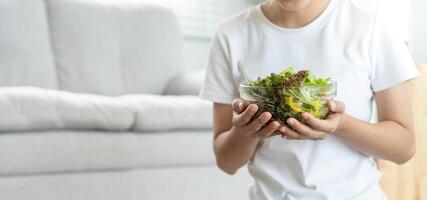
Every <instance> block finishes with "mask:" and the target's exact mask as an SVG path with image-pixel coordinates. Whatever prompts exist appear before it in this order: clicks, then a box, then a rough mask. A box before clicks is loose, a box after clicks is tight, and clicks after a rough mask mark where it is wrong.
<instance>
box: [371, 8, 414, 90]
mask: <svg viewBox="0 0 427 200" xmlns="http://www.w3.org/2000/svg"><path fill="white" fill-rule="evenodd" d="M391 14H392V13H391V12H390V10H388V9H386V8H384V7H382V8H379V10H378V12H377V16H376V20H375V24H374V29H373V33H372V39H371V49H370V50H371V51H370V57H371V61H372V71H371V76H370V79H371V87H372V90H373V91H374V92H379V91H382V90H385V89H388V88H390V87H393V86H395V85H397V84H399V83H402V82H404V81H407V80H410V79H413V78H415V77H417V76H418V70H417V68H416V66H415V64H414V61H413V59H412V56H411V54H410V52H409V49H408V47H407V45H406V43H405V40H404V37H403V35H402V34H401V33H400V31H399V27H398V25H397V24H393V23H392V22H393V20H392V19H393V17H392V15H391Z"/></svg>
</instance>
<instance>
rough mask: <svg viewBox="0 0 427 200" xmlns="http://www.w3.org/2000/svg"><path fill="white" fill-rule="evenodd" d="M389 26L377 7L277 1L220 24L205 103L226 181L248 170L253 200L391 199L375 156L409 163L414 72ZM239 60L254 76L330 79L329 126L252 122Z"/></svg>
mask: <svg viewBox="0 0 427 200" xmlns="http://www.w3.org/2000/svg"><path fill="white" fill-rule="evenodd" d="M389 19H390V17H389V15H388V13H387V12H386V9H385V8H384V6H382V3H381V2H379V1H376V0H271V1H266V2H264V3H262V4H260V5H257V6H254V7H252V8H249V9H247V10H245V11H243V12H241V13H239V14H237V15H235V16H233V17H231V18H229V19H227V20H226V21H225V22H223V23H222V24H221V26H220V27H219V29H218V31H217V33H216V35H215V38H214V41H213V43H212V48H211V55H210V60H209V66H208V69H207V75H206V80H205V84H204V86H203V88H202V91H201V97H202V98H204V99H207V100H211V101H213V102H214V105H213V106H214V151H215V155H216V160H217V164H218V166H219V168H221V169H222V170H223V171H225V172H226V173H228V174H234V173H235V172H236V171H237V170H238V169H239V168H241V167H242V166H244V165H246V164H248V169H249V172H250V173H251V175H252V176H253V178H254V179H255V184H254V185H253V186H252V187H251V188H250V192H249V195H250V199H252V200H264V199H269V200H270V199H288V200H294V199H295V200H296V199H298V200H305V199H307V200H317V199H337V200H344V199H351V200H356V199H360V200H371V199H372V200H381V199H386V197H385V195H384V193H383V192H382V191H381V189H380V187H379V179H380V173H379V172H378V169H377V166H376V163H375V161H374V159H373V158H381V159H386V160H391V161H393V162H395V163H398V164H402V163H405V162H406V161H408V160H409V159H410V158H411V157H412V156H413V154H414V151H415V141H414V133H413V124H412V123H413V122H412V117H411V107H410V99H408V96H409V94H408V86H407V85H408V83H407V80H409V79H412V78H414V77H416V76H417V73H418V72H417V70H416V68H415V66H414V64H413V61H412V59H411V56H410V54H409V52H408V49H407V47H406V45H405V42H404V40H403V39H402V37H400V35H399V34H397V33H398V31H396V30H395V28H394V26H393V24H392V23H389V22H388V20H389ZM239 60H240V61H242V62H243V65H244V66H245V69H246V71H247V73H248V74H249V76H250V77H251V78H252V79H255V78H257V77H263V76H265V75H268V74H269V73H271V72H279V71H281V70H282V69H283V68H285V67H286V66H294V67H297V68H298V69H303V68H308V69H310V70H311V71H312V72H313V73H314V74H316V75H318V76H320V77H332V78H333V79H334V80H336V81H337V83H338V95H337V97H336V101H330V102H329V105H328V106H329V109H330V113H329V115H328V117H327V119H325V120H319V119H316V118H314V117H313V116H311V115H310V114H308V113H304V115H303V117H304V118H305V120H306V121H307V123H308V124H307V125H304V124H302V123H300V122H299V121H297V120H296V119H292V118H291V119H289V120H288V121H287V123H288V124H289V125H290V127H285V126H280V124H279V123H278V122H271V123H268V121H269V120H270V118H271V114H270V113H263V114H262V115H260V116H259V117H257V118H256V119H253V120H252V116H253V115H254V113H255V112H256V111H257V109H258V107H257V106H256V105H255V104H251V105H248V106H247V105H245V104H244V103H243V102H242V100H240V99H239V92H238V85H239V84H240V82H241V81H242V78H241V77H240V75H239V72H238V70H237V62H238V61H239ZM373 99H375V102H376V104H377V108H378V121H379V122H378V123H376V124H370V123H368V121H369V119H370V116H371V113H372V101H373ZM344 105H345V106H344ZM344 107H345V108H344ZM277 132H279V133H280V134H281V135H282V137H273V136H274V135H276V133H277Z"/></svg>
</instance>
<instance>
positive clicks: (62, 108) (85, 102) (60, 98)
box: [0, 87, 135, 132]
mask: <svg viewBox="0 0 427 200" xmlns="http://www.w3.org/2000/svg"><path fill="white" fill-rule="evenodd" d="M0 108H1V109H0V132H5V131H23V130H52V129H92V130H93V129H97V130H113V131H114V130H121V131H124V130H130V129H131V127H132V126H133V124H134V119H135V117H134V116H135V115H134V113H135V111H134V109H132V108H130V107H129V106H127V105H126V104H123V103H121V102H120V101H117V100H115V99H114V98H111V97H105V96H99V95H91V94H77V93H70V92H63V91H57V90H48V89H40V88H32V87H4V88H0Z"/></svg>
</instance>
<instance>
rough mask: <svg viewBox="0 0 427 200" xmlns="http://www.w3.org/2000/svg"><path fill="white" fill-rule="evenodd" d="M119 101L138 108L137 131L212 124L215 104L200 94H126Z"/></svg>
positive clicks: (209, 126)
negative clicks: (201, 97)
mask: <svg viewBox="0 0 427 200" xmlns="http://www.w3.org/2000/svg"><path fill="white" fill-rule="evenodd" d="M119 101H120V102H122V103H123V104H126V105H127V106H129V107H131V108H132V109H134V110H135V123H134V125H133V127H132V130H134V131H151V130H155V131H164V130H177V129H203V128H211V127H212V122H213V119H212V116H213V114H212V103H211V102H209V101H205V100H202V99H200V98H199V97H198V96H190V95H189V96H185V95H184V96H159V95H147V94H134V95H125V96H121V97H120V98H119Z"/></svg>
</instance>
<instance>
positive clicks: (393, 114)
mask: <svg viewBox="0 0 427 200" xmlns="http://www.w3.org/2000/svg"><path fill="white" fill-rule="evenodd" d="M409 96H410V94H409V87H408V83H407V82H405V83H402V84H399V85H397V86H394V87H392V88H390V89H387V90H384V91H381V92H379V93H376V94H375V100H376V103H377V108H378V123H377V124H370V123H366V122H363V121H360V120H357V119H354V118H352V117H349V116H346V117H345V120H344V121H345V123H343V125H342V127H341V130H339V131H337V132H336V135H337V136H339V137H340V138H342V139H343V140H344V141H345V142H346V143H348V144H349V145H350V146H352V147H353V148H355V149H357V150H359V151H361V152H364V153H367V154H370V155H372V156H375V157H378V158H381V159H386V160H390V161H393V162H395V163H398V164H403V163H405V162H406V161H408V160H409V159H411V158H412V156H413V155H414V153H415V136H414V127H413V120H412V108H411V101H410V98H409Z"/></svg>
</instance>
